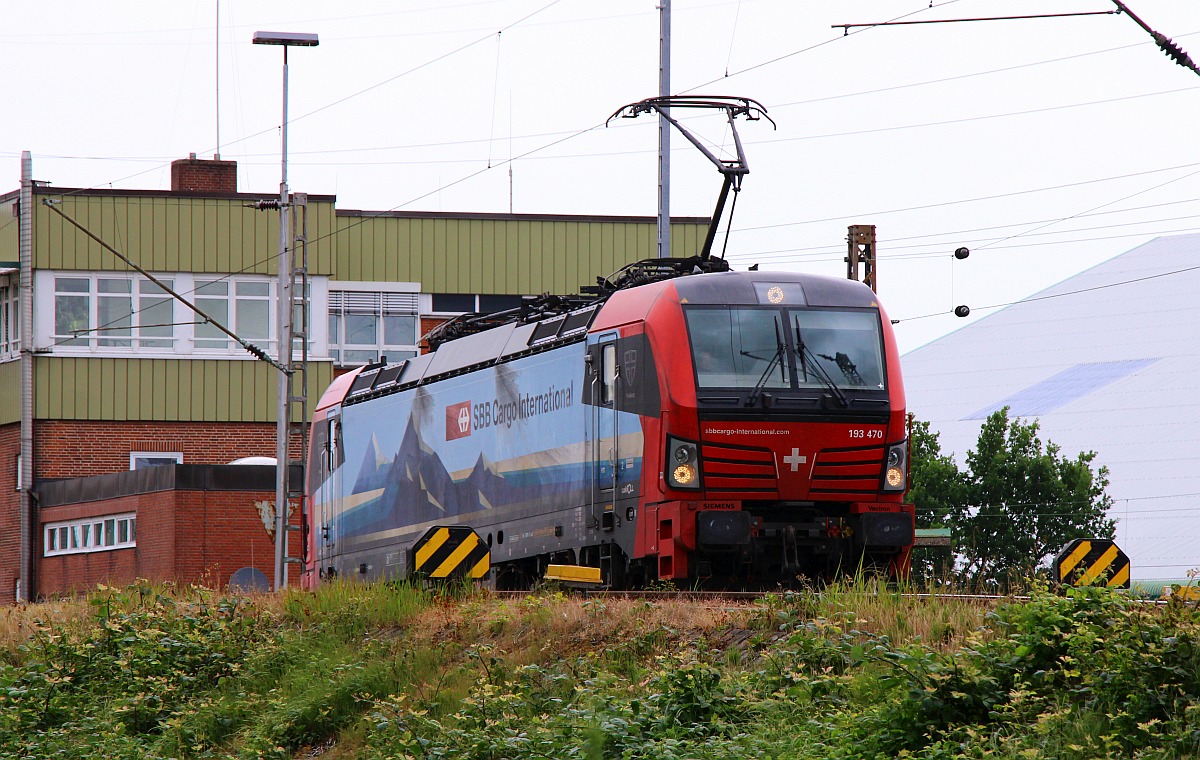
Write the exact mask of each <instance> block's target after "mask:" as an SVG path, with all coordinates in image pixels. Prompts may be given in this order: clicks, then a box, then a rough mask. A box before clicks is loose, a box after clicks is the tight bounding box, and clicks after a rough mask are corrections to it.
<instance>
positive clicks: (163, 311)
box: [51, 274, 175, 350]
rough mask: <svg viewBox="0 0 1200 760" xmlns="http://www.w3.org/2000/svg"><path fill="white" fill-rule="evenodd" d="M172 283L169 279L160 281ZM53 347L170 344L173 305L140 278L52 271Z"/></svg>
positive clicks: (172, 285)
mask: <svg viewBox="0 0 1200 760" xmlns="http://www.w3.org/2000/svg"><path fill="white" fill-rule="evenodd" d="M162 282H163V284H164V285H166V286H167V287H169V288H174V283H173V281H172V280H169V279H166V280H162ZM51 337H52V339H53V341H54V343H55V345H56V346H80V347H86V348H100V349H104V348H118V349H130V348H143V349H144V348H165V349H168V350H170V349H171V348H172V347H173V346H174V340H175V326H174V304H173V303H172V298H171V296H170V295H168V294H167V292H166V291H165V290H163V289H162V288H161V287H159V286H158V285H156V284H154V283H153V282H151V281H150V280H147V279H145V278H144V277H129V276H121V275H117V276H108V275H88V274H80V275H56V276H55V277H54V334H53V335H52V336H51Z"/></svg>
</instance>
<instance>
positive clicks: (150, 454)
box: [129, 451, 183, 470]
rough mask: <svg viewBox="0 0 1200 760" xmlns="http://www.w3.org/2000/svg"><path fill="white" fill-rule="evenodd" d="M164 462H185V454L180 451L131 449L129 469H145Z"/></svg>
mask: <svg viewBox="0 0 1200 760" xmlns="http://www.w3.org/2000/svg"><path fill="white" fill-rule="evenodd" d="M164 464H183V454H182V453H180V452H178V451H131V452H129V469H131V470H143V469H145V468H147V467H158V466H159V465H164Z"/></svg>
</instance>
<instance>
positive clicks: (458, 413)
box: [446, 401, 471, 441]
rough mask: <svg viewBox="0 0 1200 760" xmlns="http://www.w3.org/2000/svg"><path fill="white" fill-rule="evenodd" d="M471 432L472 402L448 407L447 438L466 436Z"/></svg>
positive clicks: (448, 439)
mask: <svg viewBox="0 0 1200 760" xmlns="http://www.w3.org/2000/svg"><path fill="white" fill-rule="evenodd" d="M470 434H471V402H470V401H464V402H462V403H461V404H451V405H450V406H448V407H446V440H447V441H453V440H454V439H455V438H466V437H467V436H469V435H470Z"/></svg>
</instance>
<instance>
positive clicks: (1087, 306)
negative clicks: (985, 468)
mask: <svg viewBox="0 0 1200 760" xmlns="http://www.w3.org/2000/svg"><path fill="white" fill-rule="evenodd" d="M1198 293H1200V235H1181V236H1176V237H1164V238H1157V239H1155V240H1153V241H1151V242H1149V243H1146V244H1145V245H1142V246H1139V247H1138V248H1135V249H1133V250H1131V251H1129V252H1127V253H1124V254H1122V255H1120V256H1117V257H1116V258H1114V259H1111V260H1109V261H1107V262H1105V263H1103V264H1100V265H1098V266H1096V267H1094V268H1092V269H1089V270H1088V271H1086V272H1083V273H1082V274H1079V275H1076V276H1075V277H1072V278H1070V279H1068V280H1066V281H1064V282H1061V283H1059V284H1058V285H1055V286H1054V287H1051V288H1049V289H1047V290H1044V291H1042V292H1041V293H1038V294H1037V295H1034V296H1031V297H1030V298H1028V299H1026V300H1024V301H1022V302H1020V303H1018V304H1014V305H1012V306H1008V307H1006V308H1004V309H1001V310H1000V311H997V312H996V313H994V314H992V315H989V316H987V317H985V318H983V319H980V320H979V321H977V322H975V323H973V324H971V325H968V326H967V327H964V328H962V329H961V330H958V331H957V332H954V333H952V334H950V335H947V336H945V337H943V338H941V339H939V340H936V341H934V342H932V343H929V344H928V345H925V346H923V347H921V348H919V349H916V350H915V351H912V352H910V353H907V354H905V355H904V356H903V357H902V364H903V369H904V380H905V389H906V391H907V394H908V408H909V411H911V412H912V413H913V414H915V415H916V417H917V419H921V420H927V421H928V422H929V423H930V425H931V427H932V428H933V429H934V430H936V431H938V432H939V433H940V434H941V437H940V441H941V447H942V452H943V453H947V454H950V453H954V454H956V455H957V456H956V458H957V459H958V460H959V464H960V466H961V465H962V464H963V462H964V459H965V454H966V452H967V450H968V449H972V448H974V446H975V443H976V441H977V439H978V435H979V427H980V425H981V424H982V422H983V420H984V419H985V418H986V417H987V416H988V414H990V413H991V412H993V411H995V410H996V409H999V408H1000V407H1002V406H1005V405H1008V406H1009V407H1010V412H1009V414H1010V417H1015V416H1020V417H1021V418H1023V419H1025V420H1029V419H1033V418H1036V419H1038V420H1039V422H1040V425H1041V439H1042V442H1043V443H1046V442H1047V441H1052V442H1054V443H1056V444H1058V445H1059V446H1061V447H1062V451H1061V453H1062V454H1063V455H1066V456H1068V457H1074V455H1075V454H1076V453H1077V452H1080V451H1089V450H1091V451H1095V452H1096V453H1097V457H1096V460H1095V462H1094V463H1093V464H1094V466H1099V465H1106V466H1107V467H1108V468H1109V471H1110V475H1109V477H1110V485H1109V489H1108V493H1109V495H1110V496H1112V497H1113V499H1114V502H1115V503H1114V505H1113V509H1112V511H1111V513H1110V516H1111V517H1114V518H1116V519H1117V521H1118V522H1117V533H1116V541H1117V545H1118V546H1120V547H1121V549H1123V550H1124V551H1125V553H1126V554H1127V555H1128V556H1129V558H1130V564H1131V575H1132V577H1133V579H1134V580H1149V579H1162V578H1186V577H1187V571H1188V570H1191V569H1194V568H1200V299H1198V298H1197V294H1198Z"/></svg>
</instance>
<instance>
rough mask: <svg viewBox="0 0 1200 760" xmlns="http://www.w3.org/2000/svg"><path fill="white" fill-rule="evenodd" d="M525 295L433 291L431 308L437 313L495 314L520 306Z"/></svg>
mask: <svg viewBox="0 0 1200 760" xmlns="http://www.w3.org/2000/svg"><path fill="white" fill-rule="evenodd" d="M523 300H524V296H519V295H517V296H514V295H507V294H489V293H481V294H478V295H476V294H473V293H433V294H432V295H431V298H430V306H431V307H432V308H431V309H430V310H431V311H432V312H433V313H435V314H471V313H479V314H495V313H496V312H498V311H508V310H510V309H517V308H520V306H521V303H522V302H523Z"/></svg>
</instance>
